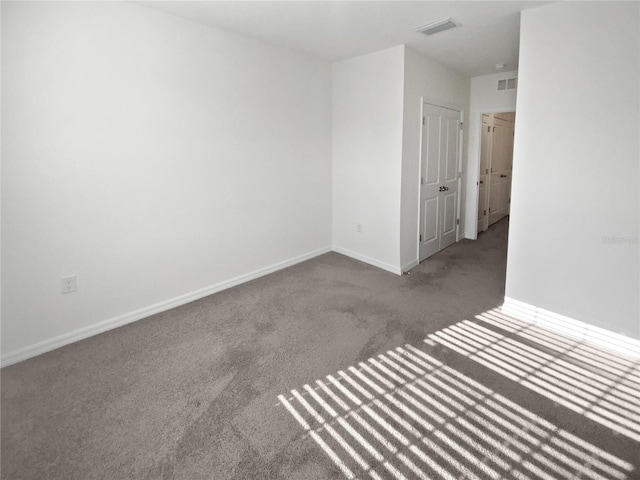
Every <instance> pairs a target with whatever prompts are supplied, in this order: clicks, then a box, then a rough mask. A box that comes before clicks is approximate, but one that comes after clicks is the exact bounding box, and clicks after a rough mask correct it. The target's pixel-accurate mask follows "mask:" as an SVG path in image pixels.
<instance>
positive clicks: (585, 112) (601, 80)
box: [506, 2, 640, 338]
mask: <svg viewBox="0 0 640 480" xmlns="http://www.w3.org/2000/svg"><path fill="white" fill-rule="evenodd" d="M639 7H640V6H639V5H638V3H637V2H620V3H618V2H580V3H574V2H561V3H554V4H550V5H546V6H542V7H538V8H535V9H531V10H525V11H524V12H523V14H522V30H521V37H520V38H521V44H520V66H519V89H518V113H517V122H516V136H515V152H514V165H513V189H512V205H511V225H510V235H509V252H508V263H507V285H506V295H507V297H509V298H512V299H515V300H517V301H520V302H524V303H526V304H529V305H533V306H536V307H539V308H543V309H545V310H549V311H551V312H555V313H558V314H561V315H566V316H568V317H572V318H575V319H577V320H581V321H584V322H587V323H590V324H593V325H596V326H599V327H603V328H606V329H608V330H611V331H613V332H617V333H623V334H625V335H627V336H631V337H635V338H640V325H639V318H640V308H639V304H638V302H639V299H638V298H639V291H640V285H639V268H640V267H639V265H640V255H639V248H638V235H639V214H640V211H639V210H640V198H639V191H640V184H639V173H640V172H639V163H640V145H639V141H640V140H639V135H638V132H639V131H640V121H639V111H640V108H639V106H640V98H639V85H640V75H639V61H640V51H639V49H640V38H639V27H638V19H639V16H640V12H639ZM608 242H611V243H608Z"/></svg>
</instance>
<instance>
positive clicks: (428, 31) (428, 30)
mask: <svg viewBox="0 0 640 480" xmlns="http://www.w3.org/2000/svg"><path fill="white" fill-rule="evenodd" d="M457 26H458V25H457V24H456V23H455V22H454V21H453V19H451V17H449V18H445V19H444V20H438V21H437V22H433V23H429V24H427V25H423V26H422V27H418V28H416V29H415V30H414V32H416V33H423V34H424V35H433V34H434V33H438V32H442V31H444V30H449V29H450V28H456V27H457Z"/></svg>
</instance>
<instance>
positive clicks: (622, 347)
mask: <svg viewBox="0 0 640 480" xmlns="http://www.w3.org/2000/svg"><path fill="white" fill-rule="evenodd" d="M502 311H503V313H505V314H506V315H510V316H512V317H515V318H518V319H521V320H525V321H528V322H532V323H534V324H537V325H540V326H542V327H544V328H548V329H550V330H555V331H557V332H558V333H561V334H562V335H566V336H568V337H571V338H575V339H577V340H583V341H585V342H587V343H590V344H593V345H597V346H598V347H602V348H606V349H608V350H612V351H615V352H616V353H619V354H623V355H626V356H630V357H632V358H640V340H637V339H635V338H631V337H628V336H626V335H622V334H620V333H614V332H611V331H609V330H606V329H604V328H600V327H596V326H595V325H590V324H588V323H584V322H581V321H580V320H576V319H574V318H570V317H566V316H564V315H560V314H558V313H554V312H550V311H548V310H544V309H542V308H538V307H536V306H534V305H530V304H528V303H525V302H521V301H519V300H515V299H513V298H509V297H505V298H504V304H503V305H502Z"/></svg>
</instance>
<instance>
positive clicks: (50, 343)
mask: <svg viewBox="0 0 640 480" xmlns="http://www.w3.org/2000/svg"><path fill="white" fill-rule="evenodd" d="M330 251H331V247H328V246H327V247H323V248H319V249H317V250H313V251H311V252H307V253H304V254H302V255H298V256H295V257H292V258H289V259H287V260H283V261H281V262H277V263H274V264H271V265H268V266H266V267H263V268H260V269H257V270H254V271H252V272H248V273H245V274H242V275H238V276H236V277H233V278H230V279H228V280H224V281H222V282H218V283H215V284H213V285H210V286H208V287H204V288H200V289H198V290H194V291H192V292H189V293H185V294H184V295H179V296H177V297H174V298H170V299H168V300H164V301H162V302H158V303H155V304H153V305H149V306H147V307H143V308H140V309H137V310H133V311H131V312H127V313H124V314H122V315H118V316H115V317H112V318H109V319H106V320H102V321H100V322H97V323H94V324H93V325H89V326H86V327H82V328H78V329H76V330H72V331H71V332H67V333H63V334H61V335H57V336H55V337H52V338H49V339H46V340H43V341H40V342H37V343H34V344H32V345H27V346H26V347H22V348H19V349H16V350H13V351H11V352H9V353H6V354H3V355H2V357H1V358H0V368H4V367H7V366H9V365H13V364H15V363H18V362H22V361H23V360H27V359H29V358H33V357H35V356H38V355H41V354H43V353H47V352H50V351H52V350H56V349H58V348H60V347H64V346H65V345H69V344H71V343H75V342H78V341H80V340H84V339H85V338H89V337H93V336H95V335H98V334H100V333H103V332H106V331H109V330H113V329H115V328H118V327H121V326H124V325H127V324H129V323H133V322H136V321H138V320H142V319H143V318H147V317H150V316H151V315H155V314H157V313H161V312H165V311H167V310H170V309H172V308H176V307H179V306H181V305H185V304H187V303H190V302H193V301H195V300H198V299H200V298H204V297H207V296H209V295H212V294H214V293H218V292H221V291H223V290H227V289H229V288H232V287H235V286H237V285H241V284H243V283H246V282H249V281H251V280H255V279H257V278H260V277H263V276H265V275H268V274H270V273H274V272H277V271H279V270H283V269H285V268H287V267H291V266H293V265H296V264H298V263H302V262H305V261H307V260H310V259H312V258H315V257H318V256H320V255H323V254H325V253H328V252H330Z"/></svg>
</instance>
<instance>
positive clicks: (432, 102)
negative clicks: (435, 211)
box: [415, 97, 466, 265]
mask: <svg viewBox="0 0 640 480" xmlns="http://www.w3.org/2000/svg"><path fill="white" fill-rule="evenodd" d="M425 103H426V104H428V105H431V106H434V107H440V108H445V109H447V110H453V111H455V112H458V113H460V123H461V124H462V128H461V129H460V137H459V138H458V193H457V198H456V202H457V207H456V219H457V220H458V223H457V225H456V243H457V242H459V241H460V226H461V225H460V223H459V220H460V212H461V210H460V208H461V205H460V198H461V194H462V186H463V184H462V153H463V152H464V138H465V124H464V121H465V120H464V119H465V116H464V113H465V111H464V108H462V107H461V106H459V105H456V104H453V103H447V102H442V101H440V100H436V99H433V98H429V97H420V119H419V121H418V125H419V126H420V142H419V145H418V147H419V148H418V177H417V179H416V185H417V187H418V218H417V220H418V221H417V225H416V236H415V238H416V240H417V239H418V238H419V236H420V213H421V211H422V210H421V208H422V206H421V205H420V185H421V183H420V179H421V178H422V140H423V139H422V118H423V117H424V105H425ZM465 213H466V212H465ZM419 264H420V241H416V265H419Z"/></svg>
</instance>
